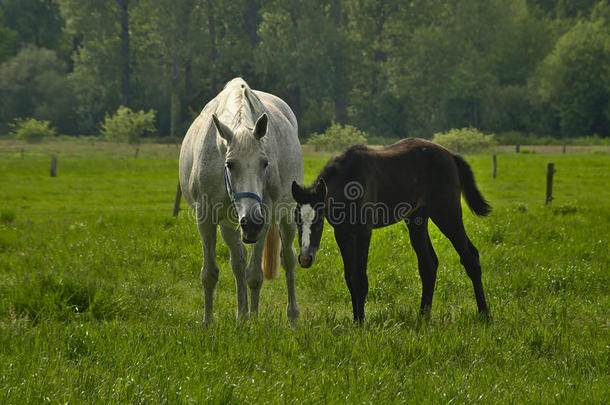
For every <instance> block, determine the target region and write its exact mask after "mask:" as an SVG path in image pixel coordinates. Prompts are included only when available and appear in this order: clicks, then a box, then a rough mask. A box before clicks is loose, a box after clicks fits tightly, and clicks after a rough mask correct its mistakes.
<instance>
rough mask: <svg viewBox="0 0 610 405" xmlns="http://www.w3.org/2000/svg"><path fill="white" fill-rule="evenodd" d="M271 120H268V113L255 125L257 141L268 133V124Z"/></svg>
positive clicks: (259, 118)
mask: <svg viewBox="0 0 610 405" xmlns="http://www.w3.org/2000/svg"><path fill="white" fill-rule="evenodd" d="M268 121H269V119H268V118H267V113H263V115H261V116H260V117H258V119H257V120H256V125H254V137H255V138H256V139H261V138H262V137H263V136H265V134H266V133H267V123H268Z"/></svg>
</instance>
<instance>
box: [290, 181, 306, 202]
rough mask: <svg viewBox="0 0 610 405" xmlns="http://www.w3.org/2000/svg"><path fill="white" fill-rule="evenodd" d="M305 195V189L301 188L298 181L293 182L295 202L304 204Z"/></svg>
mask: <svg viewBox="0 0 610 405" xmlns="http://www.w3.org/2000/svg"><path fill="white" fill-rule="evenodd" d="M304 194H305V191H304V190H303V187H301V186H299V183H297V182H296V181H293V182H292V198H294V200H295V201H296V202H298V203H302V202H303V197H304Z"/></svg>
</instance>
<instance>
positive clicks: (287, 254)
mask: <svg viewBox="0 0 610 405" xmlns="http://www.w3.org/2000/svg"><path fill="white" fill-rule="evenodd" d="M295 234H296V225H295V224H294V222H293V221H288V219H287V218H286V217H284V218H283V219H282V220H280V238H281V240H282V250H281V255H282V267H284V270H285V271H286V287H287V289H288V306H287V307H286V315H287V316H288V319H290V320H296V319H298V317H299V313H300V310H299V306H298V305H297V297H296V293H295V291H294V270H295V268H296V266H297V256H296V250H295V249H294V244H293V241H294V236H295Z"/></svg>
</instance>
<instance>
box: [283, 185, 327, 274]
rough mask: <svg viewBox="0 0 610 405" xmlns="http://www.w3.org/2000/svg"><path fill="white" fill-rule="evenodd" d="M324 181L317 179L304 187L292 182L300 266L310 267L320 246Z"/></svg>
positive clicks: (324, 191)
mask: <svg viewBox="0 0 610 405" xmlns="http://www.w3.org/2000/svg"><path fill="white" fill-rule="evenodd" d="M326 193H327V190H326V183H324V180H322V179H319V180H318V181H317V182H316V183H315V184H314V185H313V186H311V187H308V188H304V187H301V186H299V185H298V184H297V182H296V181H295V182H292V197H293V198H294V199H295V201H296V202H297V208H296V210H295V213H294V215H295V221H296V223H297V228H298V230H299V245H300V246H301V253H300V254H299V263H300V264H301V267H304V268H308V267H311V265H312V264H313V262H314V260H315V259H316V252H317V251H318V247H320V239H321V238H322V230H323V229H324V211H325V208H326Z"/></svg>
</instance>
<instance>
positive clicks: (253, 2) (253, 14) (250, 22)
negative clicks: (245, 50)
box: [243, 0, 260, 48]
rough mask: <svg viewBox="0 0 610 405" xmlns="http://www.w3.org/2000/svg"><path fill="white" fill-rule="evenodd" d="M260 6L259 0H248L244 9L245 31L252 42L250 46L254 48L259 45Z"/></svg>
mask: <svg viewBox="0 0 610 405" xmlns="http://www.w3.org/2000/svg"><path fill="white" fill-rule="evenodd" d="M259 7H260V4H259V1H257V0H248V1H247V2H246V9H245V10H244V25H243V27H244V32H245V34H246V37H247V38H248V41H249V42H250V46H251V47H252V48H256V46H257V45H258V35H257V30H258V22H259V21H258V20H259V18H258V9H259Z"/></svg>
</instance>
